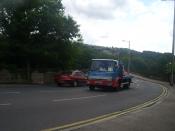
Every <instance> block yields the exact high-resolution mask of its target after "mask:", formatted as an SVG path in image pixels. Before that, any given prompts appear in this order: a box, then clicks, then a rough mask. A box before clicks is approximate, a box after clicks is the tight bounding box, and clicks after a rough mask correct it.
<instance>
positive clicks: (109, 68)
mask: <svg viewBox="0 0 175 131" xmlns="http://www.w3.org/2000/svg"><path fill="white" fill-rule="evenodd" d="M114 65H115V62H114V61H105V60H93V61H92V64H91V71H104V72H113V71H114Z"/></svg>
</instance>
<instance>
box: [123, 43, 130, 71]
mask: <svg viewBox="0 0 175 131" xmlns="http://www.w3.org/2000/svg"><path fill="white" fill-rule="evenodd" d="M122 41H123V42H127V43H128V74H129V73H130V63H131V49H130V40H128V41H127V40H122Z"/></svg>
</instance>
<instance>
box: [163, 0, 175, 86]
mask: <svg viewBox="0 0 175 131" xmlns="http://www.w3.org/2000/svg"><path fill="white" fill-rule="evenodd" d="M162 1H170V0H162ZM172 1H173V2H174V18H173V42H172V64H171V80H170V85H171V86H173V85H174V69H173V66H174V47H175V46H174V44H175V1H174V0H172Z"/></svg>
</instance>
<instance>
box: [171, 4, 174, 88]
mask: <svg viewBox="0 0 175 131" xmlns="http://www.w3.org/2000/svg"><path fill="white" fill-rule="evenodd" d="M174 43H175V2H174V18H173V44H172V65H171V83H170V84H171V86H173V85H174V69H173V68H174Z"/></svg>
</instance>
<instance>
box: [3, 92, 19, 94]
mask: <svg viewBox="0 0 175 131" xmlns="http://www.w3.org/2000/svg"><path fill="white" fill-rule="evenodd" d="M20 93H21V92H19V91H8V92H0V94H20Z"/></svg>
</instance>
